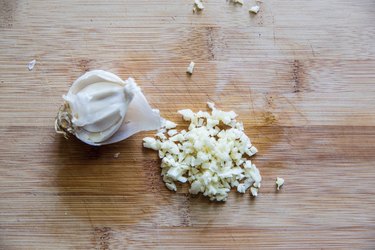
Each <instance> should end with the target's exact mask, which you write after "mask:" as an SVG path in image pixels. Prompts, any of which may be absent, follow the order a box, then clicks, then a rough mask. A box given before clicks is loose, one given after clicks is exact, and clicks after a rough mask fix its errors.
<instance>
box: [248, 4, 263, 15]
mask: <svg viewBox="0 0 375 250" xmlns="http://www.w3.org/2000/svg"><path fill="white" fill-rule="evenodd" d="M259 9H260V7H259V6H258V5H254V6H252V7H251V8H250V9H249V12H250V13H253V14H257V13H258V12H259Z"/></svg>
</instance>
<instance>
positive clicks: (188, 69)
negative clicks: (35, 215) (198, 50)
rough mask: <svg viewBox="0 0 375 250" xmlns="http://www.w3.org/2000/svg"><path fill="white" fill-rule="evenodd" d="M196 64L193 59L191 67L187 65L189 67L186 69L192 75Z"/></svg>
mask: <svg viewBox="0 0 375 250" xmlns="http://www.w3.org/2000/svg"><path fill="white" fill-rule="evenodd" d="M194 66H195V63H194V62H193V61H191V62H190V64H189V67H187V69H186V73H188V74H190V75H191V74H193V70H194Z"/></svg>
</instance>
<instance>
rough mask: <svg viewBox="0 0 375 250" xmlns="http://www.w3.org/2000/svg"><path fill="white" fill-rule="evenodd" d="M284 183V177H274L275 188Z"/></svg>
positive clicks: (278, 188)
mask: <svg viewBox="0 0 375 250" xmlns="http://www.w3.org/2000/svg"><path fill="white" fill-rule="evenodd" d="M282 185H284V179H283V178H281V177H277V178H276V186H277V187H276V188H277V190H280V188H281V186H282Z"/></svg>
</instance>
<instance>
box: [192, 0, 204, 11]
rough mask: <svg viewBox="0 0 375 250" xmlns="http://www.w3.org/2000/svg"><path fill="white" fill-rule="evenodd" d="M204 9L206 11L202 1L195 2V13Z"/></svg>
mask: <svg viewBox="0 0 375 250" xmlns="http://www.w3.org/2000/svg"><path fill="white" fill-rule="evenodd" d="M203 9H204V6H203V3H202V0H195V1H194V7H193V12H196V11H201V10H203Z"/></svg>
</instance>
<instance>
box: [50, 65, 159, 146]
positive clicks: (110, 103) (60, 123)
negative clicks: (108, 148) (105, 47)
mask: <svg viewBox="0 0 375 250" xmlns="http://www.w3.org/2000/svg"><path fill="white" fill-rule="evenodd" d="M63 98H64V100H65V101H64V103H63V105H62V106H61V107H60V110H59V112H58V114H57V117H56V120H55V130H56V132H57V133H61V134H64V136H65V137H66V136H67V133H70V134H74V135H75V136H76V137H77V138H78V139H80V140H81V141H83V142H85V143H87V144H90V145H94V146H100V145H105V144H110V143H115V142H119V141H121V140H124V139H126V138H128V137H130V136H131V135H133V134H135V133H137V132H140V131H144V130H156V129H159V128H160V127H161V123H162V118H161V117H160V115H159V111H158V110H153V109H152V108H151V107H150V105H149V104H148V102H147V100H146V98H145V96H144V95H143V94H142V92H141V90H140V88H139V87H138V86H137V84H136V83H135V81H134V79H132V78H129V79H128V80H126V81H123V80H122V79H121V78H119V77H118V76H116V75H115V74H112V73H110V72H107V71H103V70H93V71H90V72H87V73H85V74H84V75H82V76H81V77H79V78H78V79H77V80H76V81H75V82H74V83H73V85H72V86H71V87H70V89H69V92H68V93H67V94H66V95H64V96H63Z"/></svg>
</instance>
